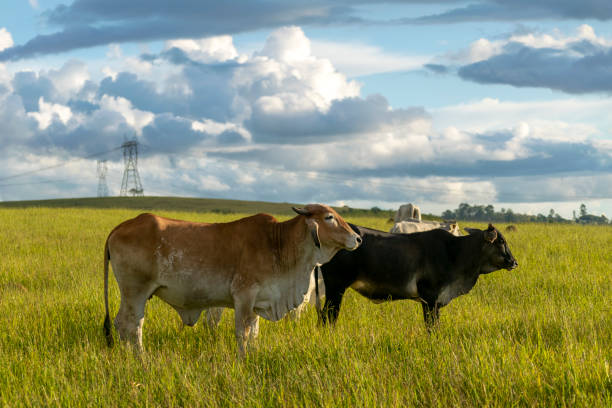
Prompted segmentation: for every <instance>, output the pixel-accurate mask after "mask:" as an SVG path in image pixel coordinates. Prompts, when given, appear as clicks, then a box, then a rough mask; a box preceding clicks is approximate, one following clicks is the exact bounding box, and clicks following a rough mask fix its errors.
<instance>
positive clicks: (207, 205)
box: [0, 197, 300, 215]
mask: <svg viewBox="0 0 612 408" xmlns="http://www.w3.org/2000/svg"><path fill="white" fill-rule="evenodd" d="M291 206H300V204H291V203H270V202H263V201H239V200H224V199H217V198H185V197H91V198H60V199H55V200H33V201H5V202H0V208H29V207H47V208H125V209H136V210H143V211H185V212H208V213H210V212H212V213H222V214H230V213H240V214H251V213H258V212H265V213H273V214H283V215H290V214H293V211H292V210H291Z"/></svg>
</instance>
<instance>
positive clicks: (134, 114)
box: [100, 95, 155, 134]
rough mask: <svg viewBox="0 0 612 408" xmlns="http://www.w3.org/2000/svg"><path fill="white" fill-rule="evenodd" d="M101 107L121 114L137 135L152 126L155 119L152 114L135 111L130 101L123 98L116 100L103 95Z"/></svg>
mask: <svg viewBox="0 0 612 408" xmlns="http://www.w3.org/2000/svg"><path fill="white" fill-rule="evenodd" d="M100 107H101V108H102V109H105V110H108V111H112V112H117V113H120V114H121V115H122V116H123V118H124V119H125V121H126V122H127V124H128V125H130V126H131V127H133V128H134V130H135V131H136V133H137V134H141V133H142V128H144V127H145V126H147V125H148V124H150V123H151V122H152V121H153V118H154V117H155V115H153V114H152V113H151V112H144V111H141V110H139V109H134V108H133V107H132V103H131V102H130V101H128V100H127V99H125V98H121V97H117V98H114V97H112V96H108V95H102V98H101V99H100Z"/></svg>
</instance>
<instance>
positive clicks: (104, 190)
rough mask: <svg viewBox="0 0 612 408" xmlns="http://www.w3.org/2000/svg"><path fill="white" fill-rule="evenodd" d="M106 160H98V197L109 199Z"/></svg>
mask: <svg viewBox="0 0 612 408" xmlns="http://www.w3.org/2000/svg"><path fill="white" fill-rule="evenodd" d="M107 172H108V167H106V160H98V197H108V186H107V185H106V173H107Z"/></svg>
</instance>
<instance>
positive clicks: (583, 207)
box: [580, 203, 588, 217]
mask: <svg viewBox="0 0 612 408" xmlns="http://www.w3.org/2000/svg"><path fill="white" fill-rule="evenodd" d="M585 215H588V213H587V208H586V205H585V204H584V203H582V204H580V216H581V217H584V216H585Z"/></svg>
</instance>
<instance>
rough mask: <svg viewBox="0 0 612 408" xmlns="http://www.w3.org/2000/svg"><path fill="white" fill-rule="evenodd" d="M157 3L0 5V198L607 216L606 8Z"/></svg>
mask: <svg viewBox="0 0 612 408" xmlns="http://www.w3.org/2000/svg"><path fill="white" fill-rule="evenodd" d="M166 4H167V2H165V1H161V0H148V1H144V0H134V1H131V2H124V1H118V0H107V1H97V0H75V1H45V0H29V1H17V0H14V1H5V2H2V3H1V4H0V143H1V145H2V148H1V149H0V156H1V158H0V171H1V174H2V175H3V176H1V177H0V200H21V199H44V198H58V197H82V196H94V195H95V194H96V191H97V178H96V159H98V158H102V159H107V160H108V166H109V172H108V175H107V178H108V184H109V189H110V191H111V193H114V194H117V193H118V191H119V185H120V180H121V175H122V167H123V164H122V162H121V160H122V156H121V154H120V152H119V151H113V152H110V153H107V154H103V155H100V156H95V157H91V155H93V154H96V153H99V152H105V151H109V150H112V149H113V148H115V147H116V146H119V145H120V144H121V143H122V142H123V140H124V138H125V137H126V136H127V137H130V138H131V137H137V138H138V140H139V141H140V142H141V156H140V161H139V170H140V173H141V177H142V182H143V185H144V189H145V194H147V195H179V196H197V197H222V198H235V199H245V200H270V201H291V202H324V203H330V204H348V205H351V206H361V207H371V206H379V207H382V208H394V207H396V206H397V205H399V204H401V203H405V202H413V203H416V204H419V205H420V206H421V208H422V209H423V211H424V212H432V213H441V212H442V211H443V210H444V209H447V208H456V207H457V206H458V204H459V203H461V202H468V203H470V204H489V203H492V204H494V205H495V206H496V208H498V209H499V208H501V207H506V208H507V207H511V208H513V209H514V210H515V211H522V212H530V213H534V214H535V213H538V212H541V213H545V214H547V213H548V211H549V210H550V208H554V209H555V210H556V211H558V212H559V213H560V214H562V215H563V216H565V217H570V216H571V214H572V210H574V209H578V207H579V205H580V204H581V203H586V204H587V208H588V209H589V210H590V212H592V213H596V214H600V213H605V214H610V213H612V187H611V186H612V174H611V173H610V170H611V169H612V136H611V134H612V119H611V115H609V112H610V110H611V108H612V99H611V98H610V96H611V92H612V70H611V69H610V67H611V66H612V26H611V24H610V19H612V5H611V4H610V3H609V1H603V0H587V1H582V2H576V1H569V0H559V1H551V0H529V1H527V0H516V1H502V0H474V1H471V2H464V1H454V0H439V1H431V2H426V1H391V2H385V3H381V2H373V1H365V0H364V1H349V0H341V1H332V2H318V1H298V0H295V1H279V0H277V1H261V2H217V1H199V0H198V1H196V0H188V1H184V2H181V3H180V4H181V6H175V7H173V8H168V7H167V6H166ZM47 167H49V169H47V170H44V171H35V170H37V169H41V168H47Z"/></svg>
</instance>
